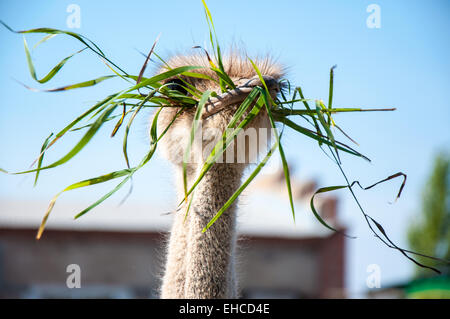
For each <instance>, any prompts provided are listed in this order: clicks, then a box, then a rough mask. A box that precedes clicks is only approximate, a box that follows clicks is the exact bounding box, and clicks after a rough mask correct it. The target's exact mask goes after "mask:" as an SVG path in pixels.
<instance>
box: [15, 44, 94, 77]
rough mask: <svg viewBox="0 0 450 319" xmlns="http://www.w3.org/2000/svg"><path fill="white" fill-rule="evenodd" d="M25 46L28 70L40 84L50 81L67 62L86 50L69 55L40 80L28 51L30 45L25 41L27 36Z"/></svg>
mask: <svg viewBox="0 0 450 319" xmlns="http://www.w3.org/2000/svg"><path fill="white" fill-rule="evenodd" d="M23 45H24V48H25V55H26V56H27V63H28V69H29V70H30V74H31V77H32V78H33V79H34V80H35V81H37V82H39V83H41V84H42V83H46V82H48V81H50V80H51V79H52V78H53V77H54V76H55V75H56V73H58V72H59V70H60V69H61V68H62V67H63V66H64V64H66V62H67V61H69V59H70V58H72V57H73V56H74V55H76V54H78V53H80V52H82V51H84V50H85V49H86V48H83V49H81V50H79V51H77V52H75V53H72V54H71V55H69V56H68V57H66V58H64V59H63V60H61V62H59V63H58V64H57V65H56V66H55V67H53V69H51V70H50V72H48V73H47V75H45V76H44V77H43V78H42V79H40V80H39V79H38V77H37V75H36V70H35V68H34V65H33V61H32V60H31V54H30V51H29V49H28V44H27V41H26V39H25V36H24V37H23Z"/></svg>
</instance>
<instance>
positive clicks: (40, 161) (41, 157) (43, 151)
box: [34, 133, 53, 186]
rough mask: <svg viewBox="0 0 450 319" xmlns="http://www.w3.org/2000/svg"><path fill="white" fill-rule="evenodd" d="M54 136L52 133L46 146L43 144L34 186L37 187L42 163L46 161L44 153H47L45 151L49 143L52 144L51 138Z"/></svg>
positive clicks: (47, 139)
mask: <svg viewBox="0 0 450 319" xmlns="http://www.w3.org/2000/svg"><path fill="white" fill-rule="evenodd" d="M52 136H53V133H51V134H50V135H49V136H48V137H47V138H46V139H45V141H44V144H42V147H41V152H40V154H39V159H38V165H37V169H36V177H35V178H34V186H36V184H37V181H38V178H39V173H40V171H41V167H42V161H43V160H44V153H45V149H46V148H47V145H48V143H49V142H50V138H51V137H52Z"/></svg>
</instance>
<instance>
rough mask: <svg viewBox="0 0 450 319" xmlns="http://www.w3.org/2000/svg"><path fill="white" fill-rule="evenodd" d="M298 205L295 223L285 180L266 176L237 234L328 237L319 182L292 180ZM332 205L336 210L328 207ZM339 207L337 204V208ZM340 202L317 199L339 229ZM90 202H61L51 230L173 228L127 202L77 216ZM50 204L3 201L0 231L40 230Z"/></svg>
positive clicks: (253, 191) (166, 219)
mask: <svg viewBox="0 0 450 319" xmlns="http://www.w3.org/2000/svg"><path fill="white" fill-rule="evenodd" d="M291 184H292V192H293V197H294V201H295V223H294V220H293V216H292V211H291V208H290V205H289V199H288V196H287V191H286V186H285V181H284V175H283V173H282V172H281V173H280V172H277V173H274V174H270V175H267V174H266V175H264V176H262V177H261V178H258V179H257V180H255V182H254V183H253V184H251V185H250V187H249V188H248V189H247V190H246V191H245V192H244V193H243V194H242V195H241V197H240V199H239V207H240V209H239V210H238V231H239V233H240V234H243V235H257V236H261V235H264V236H275V237H286V238H302V237H326V236H328V235H329V234H330V231H329V230H328V229H327V228H325V227H324V226H323V225H321V224H320V223H319V222H318V221H317V220H316V219H315V217H314V215H313V214H312V212H311V209H310V207H309V201H310V198H311V196H312V194H313V192H314V191H315V190H316V189H317V187H316V183H315V182H314V181H304V182H299V181H298V180H296V179H292V180H291ZM327 203H332V205H327ZM333 203H334V204H333ZM335 203H336V199H335V198H334V197H325V196H321V197H317V199H315V204H316V208H317V210H319V211H326V210H327V209H328V210H332V212H331V213H329V214H328V216H331V217H332V218H330V219H329V220H327V221H328V222H330V223H331V224H332V225H334V226H335V227H339V225H336V218H335V215H336V212H335V210H336V204H335ZM89 204H90V203H80V202H77V203H68V202H67V201H66V202H65V201H64V200H60V201H58V203H57V204H56V205H55V208H54V210H53V211H52V214H51V216H50V218H49V220H48V223H47V227H48V228H53V229H74V230H77V229H79V230H117V231H120V230H123V231H142V232H143V231H145V232H151V231H155V232H161V231H167V230H168V229H169V227H170V224H171V221H172V218H173V214H167V208H164V207H162V206H158V205H157V204H155V203H152V204H150V205H148V206H146V205H142V204H135V203H132V201H128V202H125V203H124V204H123V205H122V206H118V205H114V204H113V203H112V202H111V201H110V202H108V201H106V202H105V203H103V204H101V205H100V206H98V207H96V208H95V209H94V210H92V211H90V212H89V213H88V214H86V215H84V216H83V217H81V218H79V219H77V220H74V219H73V216H75V214H76V213H77V212H79V211H81V210H82V209H84V208H85V207H87V206H88V205H89ZM47 205H48V202H46V201H40V200H35V201H31V200H23V201H18V200H8V199H4V200H2V201H1V202H0V226H3V227H5V226H6V227H11V228H36V229H37V228H38V227H39V225H40V222H41V219H42V217H43V215H44V213H45V211H46V209H47Z"/></svg>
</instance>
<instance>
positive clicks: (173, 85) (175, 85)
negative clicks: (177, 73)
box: [166, 79, 188, 95]
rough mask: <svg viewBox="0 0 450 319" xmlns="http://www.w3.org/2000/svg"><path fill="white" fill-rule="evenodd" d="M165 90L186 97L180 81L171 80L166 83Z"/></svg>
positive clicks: (185, 91)
mask: <svg viewBox="0 0 450 319" xmlns="http://www.w3.org/2000/svg"><path fill="white" fill-rule="evenodd" d="M166 84H168V85H167V88H168V89H170V90H174V91H178V92H180V93H181V94H183V95H187V93H188V92H187V90H186V89H185V88H184V87H183V85H184V83H183V81H181V80H180V79H172V80H169V81H167V83H166Z"/></svg>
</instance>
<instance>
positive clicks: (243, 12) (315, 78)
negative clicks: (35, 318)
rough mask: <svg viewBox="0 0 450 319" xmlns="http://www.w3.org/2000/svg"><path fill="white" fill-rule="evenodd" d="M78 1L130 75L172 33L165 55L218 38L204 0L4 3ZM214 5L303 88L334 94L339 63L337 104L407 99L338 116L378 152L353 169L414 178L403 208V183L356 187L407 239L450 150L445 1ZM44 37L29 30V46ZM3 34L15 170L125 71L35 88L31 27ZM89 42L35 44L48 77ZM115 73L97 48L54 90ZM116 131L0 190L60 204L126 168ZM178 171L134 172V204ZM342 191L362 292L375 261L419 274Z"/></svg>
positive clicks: (48, 10) (18, 20) (33, 7)
mask: <svg viewBox="0 0 450 319" xmlns="http://www.w3.org/2000/svg"><path fill="white" fill-rule="evenodd" d="M71 3H75V4H78V5H79V6H80V8H81V28H80V29H74V30H73V31H75V32H79V33H81V34H83V35H85V36H87V37H88V38H90V39H91V40H93V41H94V42H96V43H97V44H98V45H99V46H100V47H101V48H102V49H103V50H104V52H105V53H106V54H107V55H108V56H110V57H111V59H112V60H113V61H115V62H117V63H118V64H119V65H120V66H122V67H123V68H124V69H125V70H127V71H128V72H130V73H134V74H137V73H138V72H139V69H140V67H141V65H142V63H143V57H142V56H141V55H140V54H139V53H138V51H137V50H139V51H142V52H148V50H149V49H150V47H151V45H152V44H153V41H154V40H155V38H156V37H157V36H158V34H159V33H161V38H160V41H159V43H158V47H157V52H159V53H160V54H162V55H163V56H165V57H167V56H169V55H170V54H171V52H189V48H190V47H192V46H193V45H204V44H205V43H206V42H207V41H208V32H207V25H206V21H205V19H204V14H203V11H202V4H201V1H175V0H174V1H170V2H164V1H127V2H124V1H114V2H113V1H39V2H37V1H20V2H13V1H10V2H6V1H2V2H1V3H0V19H2V20H3V21H5V22H6V23H7V24H9V25H10V26H11V27H12V28H14V29H20V30H23V29H29V28H35V27H53V28H59V29H67V25H66V19H67V16H68V15H69V13H67V12H66V8H67V6H68V5H69V4H71ZM372 3H375V4H378V5H379V6H380V9H381V28H379V29H370V28H368V27H367V26H366V19H367V17H368V16H369V13H367V12H366V8H367V6H368V5H370V4H372ZM208 5H209V7H210V9H211V11H212V14H213V18H214V22H215V26H216V30H217V33H218V36H219V39H220V41H221V43H222V46H223V47H226V46H229V45H231V44H233V43H234V44H238V45H239V46H245V48H246V49H247V51H248V53H249V55H251V56H252V55H256V54H265V53H270V54H272V55H273V56H275V57H277V58H278V60H279V62H280V63H283V64H284V65H286V66H287V67H288V68H289V73H288V78H289V79H290V81H291V82H292V83H295V84H297V85H301V86H302V88H303V91H304V93H305V95H306V96H307V97H311V98H323V99H324V100H326V99H327V97H328V93H327V92H328V75H329V68H330V67H331V66H332V65H335V64H337V66H338V67H337V69H336V70H335V91H334V92H335V93H334V105H335V106H336V107H337V106H339V107H396V108H397V111H396V112H389V113H360V114H340V115H336V117H335V119H336V121H337V123H338V124H339V125H340V126H341V127H342V128H344V129H345V130H346V131H347V133H349V134H350V135H351V136H352V137H354V138H355V139H356V140H357V141H358V142H359V144H360V147H359V150H360V151H361V152H362V153H364V154H366V155H367V156H368V157H369V158H371V159H372V162H371V163H367V162H364V161H362V160H359V159H357V158H352V157H349V156H344V157H343V159H344V165H343V167H344V169H345V171H346V172H347V174H348V176H349V179H351V180H353V179H358V180H360V181H361V182H362V183H363V184H365V185H368V184H371V183H373V182H375V181H377V180H379V179H382V178H384V177H386V176H388V175H391V174H393V173H396V172H398V171H402V172H404V173H406V174H408V182H407V185H406V188H405V190H404V193H403V195H402V198H401V199H400V200H399V201H398V202H397V203H395V204H394V205H389V204H388V202H389V201H392V199H393V198H394V196H395V194H396V191H397V188H398V186H399V184H400V183H399V181H395V182H392V183H390V184H386V185H382V186H380V187H379V188H378V189H374V190H373V191H370V192H366V193H363V192H357V194H358V196H359V197H360V198H361V201H362V203H363V205H364V207H366V209H367V212H368V213H369V214H371V215H372V216H373V217H375V218H377V219H378V220H379V221H380V222H381V223H382V224H383V225H384V226H385V228H386V230H387V231H388V232H389V233H390V234H391V238H392V239H393V240H394V241H396V242H397V243H398V244H400V245H403V246H406V240H405V230H406V228H407V225H408V223H409V222H410V221H411V220H412V219H413V218H414V216H415V215H416V214H417V213H418V212H419V210H420V195H421V189H422V187H423V186H424V183H425V178H426V177H427V174H428V172H429V170H430V169H431V164H432V160H433V157H434V155H435V154H436V153H437V152H438V151H439V150H442V149H446V150H448V149H449V145H450V132H449V119H450V108H449V105H448V96H447V93H448V90H449V87H450V60H449V59H448V52H449V51H450V37H449V31H450V21H449V19H448V13H449V9H450V4H449V3H448V2H447V1H445V0H443V1H437V0H436V1H428V2H425V1H411V0H409V1H356V0H355V1H345V2H344V1H278V2H276V4H275V3H274V2H273V1H209V2H208ZM38 39H40V37H39V36H31V35H30V36H27V40H28V42H29V45H30V47H32V46H33V45H34V43H35V42H36V41H38ZM0 43H1V47H2V52H1V54H0V69H1V70H2V72H1V75H0V84H1V85H0V93H1V96H2V106H1V107H0V147H1V149H2V152H1V153H0V167H2V168H5V169H9V170H13V171H14V170H22V169H25V168H27V167H28V166H29V165H30V164H31V162H32V161H33V159H34V158H35V157H36V156H37V154H38V151H39V148H40V146H41V144H42V142H43V140H44V139H45V137H47V136H48V134H49V133H50V132H56V131H58V130H59V129H61V128H62V127H63V125H64V124H65V123H68V122H69V121H70V120H71V119H72V118H74V117H75V116H76V115H78V114H79V113H81V112H82V110H84V109H86V108H87V107H88V106H90V105H91V104H92V103H93V102H95V101H97V100H98V99H100V98H101V97H102V96H105V95H106V94H108V93H111V92H115V91H117V90H118V89H120V88H122V86H121V85H122V83H121V82H120V81H115V80H113V81H111V82H109V83H102V84H100V85H98V86H96V87H93V88H89V89H84V90H73V91H71V92H65V93H53V94H50V93H35V92H31V91H28V90H26V89H25V88H23V87H22V86H20V85H19V84H18V83H17V82H15V81H14V80H13V79H17V80H19V81H21V82H24V83H26V84H28V85H31V86H34V87H39V85H38V84H37V83H33V81H32V79H31V77H30V75H29V72H28V69H27V66H26V60H25V53H24V50H23V42H22V37H21V35H17V34H13V33H10V32H9V31H7V30H6V29H3V28H1V29H0ZM79 48H81V45H80V44H79V43H77V42H76V41H74V40H71V39H67V38H65V37H60V36H58V37H56V38H54V39H52V40H51V41H48V42H46V43H45V44H43V45H41V46H39V47H38V48H37V49H36V50H34V51H33V52H32V55H33V59H34V62H35V64H36V68H37V72H38V76H42V75H43V74H45V73H46V72H47V71H48V70H49V69H50V68H51V67H53V66H54V65H55V64H56V63H57V62H58V61H60V60H61V59H62V58H63V57H65V56H67V55H68V54H69V53H72V52H74V51H75V50H77V49H79ZM109 73H110V72H108V69H107V68H106V67H105V66H104V64H103V63H102V62H101V61H100V60H99V59H98V58H97V57H95V56H94V55H92V54H90V53H89V52H87V51H86V52H83V53H82V54H80V55H79V56H77V57H75V58H74V59H73V60H72V61H70V62H69V63H68V64H67V65H66V66H65V67H64V69H63V70H62V71H61V72H60V73H59V74H58V75H57V76H56V77H55V78H54V80H53V81H52V82H50V83H49V84H48V85H45V86H43V87H45V88H50V87H57V86H61V85H65V84H69V83H75V82H79V81H82V80H86V79H90V78H95V77H98V76H100V75H103V74H109ZM150 73H151V70H149V71H148V72H147V74H150ZM148 116H150V114H148ZM136 124H137V125H136V127H135V128H134V129H133V131H132V134H131V136H130V150H133V151H132V155H133V156H132V161H134V162H137V161H138V160H139V159H140V156H141V154H144V152H145V150H146V147H147V143H148V139H147V137H146V130H147V117H145V116H143V117H142V118H140V119H139V120H138V121H137V123H136ZM106 131H107V130H106ZM106 131H105V132H103V133H102V134H100V135H101V136H98V137H96V139H95V140H94V141H93V143H92V145H88V147H87V148H86V150H85V151H84V152H83V153H82V154H80V155H79V156H78V157H77V158H75V159H74V161H73V162H72V163H70V164H67V165H64V166H63V167H61V168H58V169H56V170H54V171H53V172H51V171H48V172H45V173H43V174H42V178H41V181H40V184H39V185H38V187H37V188H33V187H32V182H33V177H32V176H30V177H23V176H5V175H3V176H0V198H2V197H3V198H16V199H43V200H49V199H50V198H51V197H52V196H53V195H54V194H55V193H57V192H58V191H59V190H61V189H62V188H63V187H65V186H67V185H68V184H70V183H72V182H74V181H78V180H81V179H83V178H88V177H92V176H96V175H99V174H101V173H106V172H109V171H112V170H116V169H121V168H123V166H124V163H123V158H122V157H121V139H120V138H116V139H110V138H109V137H108V133H109V132H106ZM79 138H80V135H79V134H73V136H68V138H67V140H66V141H65V142H63V143H61V144H60V145H59V146H58V147H55V148H54V150H53V152H51V153H49V154H48V156H47V157H46V161H48V162H47V163H49V162H50V161H52V160H55V159H57V158H59V157H60V156H61V155H62V154H63V153H64V151H67V150H68V149H69V148H70V146H71V145H73V143H75V142H76V141H77V140H78V139H79ZM284 139H285V141H284V142H285V149H286V152H287V156H288V158H289V159H290V161H291V162H292V163H294V165H295V167H296V170H295V174H296V175H297V176H298V177H299V178H316V179H318V180H319V182H320V185H322V186H328V185H340V184H343V183H344V180H343V178H342V176H341V175H340V173H339V170H338V168H337V167H336V165H334V164H333V163H332V162H331V161H330V160H329V159H328V158H327V157H326V156H325V155H324V154H323V153H322V152H321V151H320V149H319V148H317V146H316V144H314V143H313V142H311V141H309V140H307V139H306V138H303V137H299V136H297V135H294V134H286V135H285V136H284ZM105 158H107V159H108V160H107V163H106V164H105V163H104V162H105V161H104V159H105ZM169 175H170V172H169V166H168V165H167V163H165V162H164V161H163V160H161V159H159V158H157V159H156V161H155V162H154V163H153V164H151V165H148V167H146V168H145V169H144V170H143V171H142V172H141V173H140V174H139V176H137V177H136V178H135V184H134V192H133V194H132V196H131V197H130V200H133V201H136V202H142V203H148V202H149V201H150V202H155V201H158V202H170V201H171V198H172V195H173V193H172V186H171V184H170V182H169V178H168V176H169ZM110 187H111V185H107V186H99V187H97V188H96V189H95V190H90V191H89V190H88V191H79V192H73V193H71V194H69V193H68V194H67V195H64V197H62V198H61V200H67V201H80V200H82V201H92V200H95V199H97V197H98V196H99V195H100V194H103V193H104V192H105V191H106V190H108V189H109V188H110ZM124 192H126V191H124ZM119 197H120V196H117V198H119ZM117 198H115V199H113V200H118V199H117ZM340 199H341V201H340V210H341V218H342V221H343V222H344V223H345V224H346V225H347V226H348V227H349V229H350V232H351V233H352V234H354V235H356V236H358V239H356V240H350V241H348V249H349V250H348V252H349V258H348V265H347V267H348V268H347V269H348V278H347V279H348V283H349V288H350V290H351V291H352V292H359V291H363V290H365V289H366V288H365V278H366V276H367V273H366V267H367V265H369V264H372V263H375V264H379V265H380V267H381V270H382V284H385V285H388V284H390V283H395V282H398V281H401V280H404V279H406V278H408V276H409V275H410V274H411V273H412V269H413V268H412V264H411V263H410V262H409V261H407V260H406V259H405V258H404V257H403V256H401V255H400V254H399V253H398V252H396V251H393V250H390V249H388V248H387V247H385V246H383V245H382V243H381V242H379V241H377V240H376V239H375V238H373V236H372V235H371V234H370V232H369V230H368V228H367V226H366V225H365V222H364V220H363V218H362V216H361V214H360V213H359V212H358V210H357V207H356V205H355V204H354V202H353V201H352V200H351V198H350V196H349V195H348V194H347V192H341V194H340ZM40 213H41V212H36V214H40ZM286 213H288V212H286Z"/></svg>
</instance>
